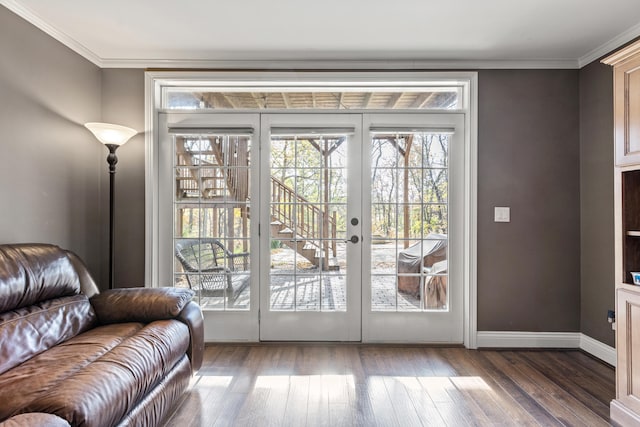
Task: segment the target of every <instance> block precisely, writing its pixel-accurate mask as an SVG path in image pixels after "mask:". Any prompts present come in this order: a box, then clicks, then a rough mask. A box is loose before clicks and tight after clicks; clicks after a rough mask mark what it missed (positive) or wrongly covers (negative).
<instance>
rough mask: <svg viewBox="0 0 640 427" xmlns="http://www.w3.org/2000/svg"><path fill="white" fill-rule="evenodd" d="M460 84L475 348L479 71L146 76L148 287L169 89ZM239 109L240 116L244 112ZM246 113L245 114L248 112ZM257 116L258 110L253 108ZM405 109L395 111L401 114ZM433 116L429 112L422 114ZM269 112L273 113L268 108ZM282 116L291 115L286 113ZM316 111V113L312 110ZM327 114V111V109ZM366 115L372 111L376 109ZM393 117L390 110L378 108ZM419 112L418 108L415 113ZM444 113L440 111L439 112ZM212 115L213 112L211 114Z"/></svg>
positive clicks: (468, 307) (153, 281)
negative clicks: (160, 121)
mask: <svg viewBox="0 0 640 427" xmlns="http://www.w3.org/2000/svg"><path fill="white" fill-rule="evenodd" d="M446 85H460V86H462V87H463V89H464V90H463V95H464V96H463V104H462V105H463V108H462V109H458V110H453V111H454V112H457V113H463V114H464V115H465V138H464V142H465V184H464V187H465V196H464V197H465V211H464V229H465V231H464V273H463V274H464V320H463V322H464V345H465V347H467V348H477V204H478V202H477V192H478V191H477V186H478V183H477V170H478V73H477V72H440V71H434V72H428V71H425V72H417V71H406V72H405V71H388V72H370V71H358V72H354V71H344V72H308V71H293V72H289V71H282V72H262V71H239V72H230V71H178V72H177V71H148V72H146V73H145V177H146V178H145V210H146V214H145V220H146V221H145V224H146V225H145V286H147V287H156V286H161V284H159V283H158V280H157V276H158V274H157V267H156V266H157V265H158V259H159V250H158V247H157V245H156V242H157V241H158V239H157V235H158V176H159V171H158V170H157V169H158V168H157V164H158V158H157V155H158V154H157V146H158V135H157V132H156V128H157V123H156V121H157V117H158V114H157V113H158V111H160V110H161V108H162V106H161V92H162V88H163V87H165V86H192V87H193V86H201V87H220V88H227V89H228V88H237V87H243V88H247V87H260V88H266V87H268V88H279V89H280V90H282V91H285V90H287V89H296V88H297V89H300V88H310V87H313V88H317V89H319V90H322V89H323V88H326V90H330V88H334V89H335V88H354V87H357V88H393V89H396V90H398V89H403V88H404V89H406V88H413V89H415V88H424V89H426V88H429V87H432V86H446ZM242 111H243V110H238V111H237V112H242ZM244 111H246V110H244ZM253 111H254V112H255V110H253ZM403 111H404V110H394V111H393V112H394V113H401V112H403ZM421 111H422V112H429V110H421ZM269 112H275V111H273V110H270V111H269ZM283 112H291V110H288V111H287V110H285V111H283ZM308 112H312V111H308ZM324 112H326V110H324ZM363 112H367V113H371V112H376V111H375V110H366V111H363ZM378 112H384V113H389V112H390V110H378ZM414 112H415V110H414ZM439 112H442V110H439ZM209 113H210V112H209Z"/></svg>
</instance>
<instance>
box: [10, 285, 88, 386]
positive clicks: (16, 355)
mask: <svg viewBox="0 0 640 427" xmlns="http://www.w3.org/2000/svg"><path fill="white" fill-rule="evenodd" d="M95 321H96V316H95V314H94V311H93V307H92V306H91V304H90V303H89V299H88V298H87V297H86V296H85V295H74V296H67V297H62V298H55V299H51V300H48V301H45V302H42V303H38V304H35V305H31V306H28V307H24V308H20V309H17V310H12V311H7V312H5V313H0V343H2V345H0V374H2V373H4V372H6V371H8V370H9V369H11V368H13V367H15V366H17V365H19V364H20V363H22V362H24V361H26V360H29V359H30V358H32V357H33V356H35V355H37V354H40V353H42V352H43V351H45V350H47V349H49V348H51V347H53V346H55V345H57V344H59V343H61V342H64V341H66V340H68V339H70V338H73V337H74V336H76V335H78V334H80V333H81V332H84V331H85V330H87V329H89V328H91V327H92V326H93V325H94V323H95Z"/></svg>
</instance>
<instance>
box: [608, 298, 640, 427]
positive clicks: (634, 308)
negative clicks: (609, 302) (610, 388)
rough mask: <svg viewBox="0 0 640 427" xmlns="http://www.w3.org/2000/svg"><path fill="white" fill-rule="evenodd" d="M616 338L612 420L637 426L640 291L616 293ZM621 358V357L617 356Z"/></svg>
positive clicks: (639, 378) (639, 404) (639, 402)
mask: <svg viewBox="0 0 640 427" xmlns="http://www.w3.org/2000/svg"><path fill="white" fill-rule="evenodd" d="M616 320H617V326H618V329H617V332H618V333H617V336H616V350H617V352H618V366H617V367H616V375H617V377H616V383H617V384H616V389H617V390H616V399H615V400H614V401H613V402H611V419H612V420H613V421H616V422H617V423H619V424H621V425H623V426H625V425H638V422H639V421H640V419H639V414H640V346H639V345H638V343H639V342H640V292H637V291H636V290H634V289H624V288H618V289H617V290H616ZM620 355H624V357H620Z"/></svg>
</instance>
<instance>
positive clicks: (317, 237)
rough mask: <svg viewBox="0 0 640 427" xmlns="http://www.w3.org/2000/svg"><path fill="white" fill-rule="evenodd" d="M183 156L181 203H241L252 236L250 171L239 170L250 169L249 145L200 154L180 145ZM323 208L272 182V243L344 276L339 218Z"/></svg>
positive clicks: (219, 147) (225, 146)
mask: <svg viewBox="0 0 640 427" xmlns="http://www.w3.org/2000/svg"><path fill="white" fill-rule="evenodd" d="M177 155H178V159H179V162H178V163H179V164H180V165H183V166H179V167H178V168H177V169H178V170H177V172H178V173H177V175H176V193H177V197H178V198H180V199H182V200H185V199H188V198H194V199H204V200H207V201H220V202H221V203H222V204H224V205H226V206H229V199H230V198H231V199H232V200H237V201H238V202H239V205H238V206H240V207H244V211H243V213H242V215H243V220H244V223H245V225H244V226H243V228H244V230H245V231H246V230H248V227H247V226H248V224H247V221H248V219H249V217H250V212H249V209H248V208H247V207H245V206H247V205H246V204H245V203H246V201H247V200H248V199H249V191H248V190H249V185H248V184H249V175H248V168H246V167H244V168H238V167H237V166H248V162H249V156H248V147H247V146H246V143H237V144H231V143H228V144H220V143H217V142H216V141H213V140H212V141H211V143H210V145H208V146H206V147H202V148H200V149H199V150H194V149H193V148H187V146H186V143H185V144H178V146H177ZM204 155H209V158H210V159H211V161H205V160H203V158H202V156H204ZM196 156H199V157H196ZM199 166H206V167H205V168H200V167H199ZM230 166H231V167H230ZM319 205H321V204H319V203H312V202H310V201H309V200H307V199H305V198H304V197H302V196H301V195H299V194H297V193H296V192H295V191H294V190H293V189H292V188H291V187H289V186H287V185H286V184H285V183H284V182H282V181H280V180H279V179H277V178H275V177H271V224H270V233H271V237H272V238H273V239H276V240H279V241H280V242H282V244H284V245H286V246H288V247H289V248H291V249H293V250H295V251H296V252H297V253H298V254H299V255H301V256H302V257H304V258H305V259H307V260H308V261H309V262H311V264H313V265H314V266H316V267H320V268H321V269H322V270H325V271H326V270H338V269H339V265H338V262H337V259H336V249H337V245H336V240H335V239H336V235H337V230H336V214H335V212H334V213H333V214H332V215H329V214H328V213H327V212H325V211H323V210H322V209H321V208H320V207H319ZM187 208H188V207H187ZM243 237H246V235H244V232H243Z"/></svg>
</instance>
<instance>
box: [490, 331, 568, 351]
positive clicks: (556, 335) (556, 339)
mask: <svg viewBox="0 0 640 427" xmlns="http://www.w3.org/2000/svg"><path fill="white" fill-rule="evenodd" d="M478 347H479V348H483V347H490V348H580V333H579V332H508V331H504V332H503V331H478Z"/></svg>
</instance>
